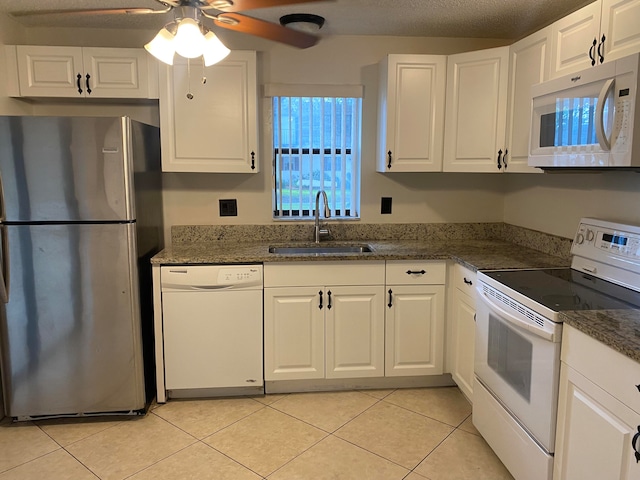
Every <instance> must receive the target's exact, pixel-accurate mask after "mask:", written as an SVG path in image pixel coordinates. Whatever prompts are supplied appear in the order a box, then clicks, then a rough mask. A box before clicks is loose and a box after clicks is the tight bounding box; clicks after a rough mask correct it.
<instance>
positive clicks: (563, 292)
mask: <svg viewBox="0 0 640 480" xmlns="http://www.w3.org/2000/svg"><path fill="white" fill-rule="evenodd" d="M483 273H484V274H485V275H487V276H488V277H491V278H493V279H494V280H496V281H498V282H500V283H502V284H504V285H506V286H507V287H509V288H511V289H512V290H515V291H516V292H518V293H521V294H522V295H525V296H527V297H528V298H530V299H531V300H534V301H535V302H538V303H539V304H541V305H544V306H545V307H547V308H549V309H551V310H553V311H555V312H561V311H566V310H609V309H629V308H640V292H636V291H634V290H631V289H628V288H625V287H621V286H619V285H616V284H614V283H611V282H608V281H606V280H602V279H599V278H596V277H594V276H591V275H588V274H586V273H582V272H579V271H577V270H573V269H571V268H551V269H535V270H501V271H494V272H483Z"/></svg>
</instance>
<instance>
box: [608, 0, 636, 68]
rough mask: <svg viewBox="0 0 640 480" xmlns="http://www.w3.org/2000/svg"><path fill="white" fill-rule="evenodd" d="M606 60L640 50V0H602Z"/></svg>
mask: <svg viewBox="0 0 640 480" xmlns="http://www.w3.org/2000/svg"><path fill="white" fill-rule="evenodd" d="M603 35H604V37H605V42H604V58H605V61H608V60H615V59H617V58H622V57H626V56H627V55H631V54H632V53H638V52H640V0H602V16H601V19H600V39H602V36H603Z"/></svg>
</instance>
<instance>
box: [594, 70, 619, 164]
mask: <svg viewBox="0 0 640 480" xmlns="http://www.w3.org/2000/svg"><path fill="white" fill-rule="evenodd" d="M614 84H615V79H614V78H610V79H609V80H607V81H606V82H605V84H604V85H603V87H602V89H601V90H600V95H598V105H597V107H596V138H597V139H598V143H599V144H600V147H601V148H602V149H603V150H604V151H605V152H608V151H610V150H611V139H609V138H607V132H605V131H604V105H605V102H606V99H607V96H608V95H609V92H610V91H611V90H612V89H613V87H614Z"/></svg>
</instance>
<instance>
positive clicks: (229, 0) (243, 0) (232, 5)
mask: <svg viewBox="0 0 640 480" xmlns="http://www.w3.org/2000/svg"><path fill="white" fill-rule="evenodd" d="M202 1H204V2H205V3H208V4H209V5H210V6H211V8H215V9H216V10H220V11H223V12H242V11H243V10H254V9H256V8H269V7H280V6H283V5H293V4H296V3H313V2H326V1H327V0H202Z"/></svg>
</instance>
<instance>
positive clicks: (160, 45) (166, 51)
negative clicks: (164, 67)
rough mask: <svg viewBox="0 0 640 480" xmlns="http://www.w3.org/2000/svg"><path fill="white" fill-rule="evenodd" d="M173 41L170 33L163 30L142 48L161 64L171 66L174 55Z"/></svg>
mask: <svg viewBox="0 0 640 480" xmlns="http://www.w3.org/2000/svg"><path fill="white" fill-rule="evenodd" d="M173 40H174V37H173V35H172V34H171V32H169V30H167V29H166V28H163V29H162V30H160V31H159V32H158V34H157V35H156V36H155V37H154V38H153V40H151V41H150V42H149V43H147V44H146V45H145V46H144V48H145V49H146V50H147V52H149V53H150V54H151V55H153V56H154V57H156V58H157V59H158V60H160V61H161V62H164V63H166V64H168V65H173V56H174V54H175V53H176V49H175V46H174V44H173Z"/></svg>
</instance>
